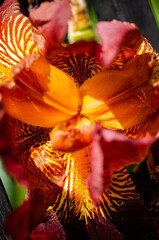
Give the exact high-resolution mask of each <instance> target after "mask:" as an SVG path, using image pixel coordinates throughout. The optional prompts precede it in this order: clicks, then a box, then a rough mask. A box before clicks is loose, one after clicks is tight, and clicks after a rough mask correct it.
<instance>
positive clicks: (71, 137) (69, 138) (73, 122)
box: [50, 117, 95, 152]
mask: <svg viewBox="0 0 159 240" xmlns="http://www.w3.org/2000/svg"><path fill="white" fill-rule="evenodd" d="M94 126H95V125H94V124H92V123H91V122H90V121H89V120H88V119H87V118H78V117H75V118H72V119H70V120H69V121H67V122H63V123H59V124H58V125H57V126H56V127H55V128H54V129H53V130H52V132H51V133H50V138H51V142H52V146H53V148H54V149H56V150H59V151H65V152H70V151H71V152H72V151H77V150H79V149H81V148H84V147H86V146H88V145H89V144H90V143H91V141H92V132H93V129H94Z"/></svg>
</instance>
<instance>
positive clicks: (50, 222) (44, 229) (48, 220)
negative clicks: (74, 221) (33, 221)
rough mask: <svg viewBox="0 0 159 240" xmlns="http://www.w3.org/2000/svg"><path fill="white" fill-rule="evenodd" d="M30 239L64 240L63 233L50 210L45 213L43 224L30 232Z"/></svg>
mask: <svg viewBox="0 0 159 240" xmlns="http://www.w3.org/2000/svg"><path fill="white" fill-rule="evenodd" d="M30 238H31V240H36V239H37V240H44V239H45V240H50V239H56V240H66V236H65V232H64V230H63V228H62V226H61V224H60V222H59V220H58V218H57V216H56V215H55V213H54V212H53V211H52V210H49V211H48V212H47V213H46V217H45V222H44V223H41V224H39V226H38V227H37V228H36V229H34V230H33V231H32V233H31V234H30Z"/></svg>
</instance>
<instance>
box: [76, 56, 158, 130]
mask: <svg viewBox="0 0 159 240" xmlns="http://www.w3.org/2000/svg"><path fill="white" fill-rule="evenodd" d="M152 68H153V62H151V58H150V56H149V54H144V55H142V56H136V57H135V58H133V59H132V60H129V61H128V63H127V64H126V65H125V67H124V68H123V69H121V70H119V69H118V70H115V69H111V70H106V71H102V72H100V73H98V74H96V75H95V76H94V77H92V78H91V79H88V80H87V81H86V82H85V83H84V84H83V85H82V86H81V88H80V96H81V97H82V98H83V102H82V107H81V108H82V110H81V113H82V114H84V115H85V116H88V117H89V118H91V119H93V120H95V121H97V122H100V123H101V124H102V125H103V126H104V127H107V128H112V129H126V128H129V127H131V126H135V125H137V124H140V123H142V122H143V121H145V120H146V118H147V117H148V116H149V115H150V114H152V113H153V112H154V109H153V108H152V95H153V93H154V91H155V88H154V87H153V86H152V85H151V84H150V82H149V81H150V76H151V73H152Z"/></svg>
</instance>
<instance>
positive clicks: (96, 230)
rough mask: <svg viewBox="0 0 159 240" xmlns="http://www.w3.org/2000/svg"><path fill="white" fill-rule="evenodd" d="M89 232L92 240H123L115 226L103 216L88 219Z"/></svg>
mask: <svg viewBox="0 0 159 240" xmlns="http://www.w3.org/2000/svg"><path fill="white" fill-rule="evenodd" d="M87 231H88V233H89V235H90V238H91V239H92V240H105V239H107V240H123V239H124V238H123V236H122V235H121V234H120V232H118V230H117V229H116V228H115V227H114V225H113V224H112V223H111V222H110V221H109V220H108V219H107V218H103V217H102V216H101V215H99V216H98V217H97V216H96V217H94V218H93V219H88V223H87Z"/></svg>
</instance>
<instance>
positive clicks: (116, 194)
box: [99, 168, 157, 240]
mask: <svg viewBox="0 0 159 240" xmlns="http://www.w3.org/2000/svg"><path fill="white" fill-rule="evenodd" d="M140 176H141V175H140ZM142 177H143V176H142ZM144 177H145V172H144ZM143 179H144V178H142V181H141V182H143V184H144V183H145V179H144V181H143ZM145 189H146V188H145ZM146 195H147V191H146ZM99 212H101V214H102V216H105V217H107V218H109V219H111V221H112V222H113V224H114V225H115V226H116V227H117V228H118V230H119V231H120V232H121V233H122V234H123V236H124V239H132V240H134V239H139V240H140V239H153V237H152V236H153V234H154V235H155V233H156V230H157V229H156V226H155V224H154V222H153V219H152V215H151V213H150V211H149V210H148V209H147V207H146V206H145V205H144V202H143V198H142V200H141V198H140V194H139V193H138V191H137V189H136V187H135V185H134V183H133V181H132V179H131V177H130V174H129V173H128V172H127V170H126V169H125V168H120V169H118V170H115V171H114V173H113V175H112V182H111V185H110V187H109V188H108V189H106V190H105V191H104V193H103V195H102V196H101V198H100V201H99Z"/></svg>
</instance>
